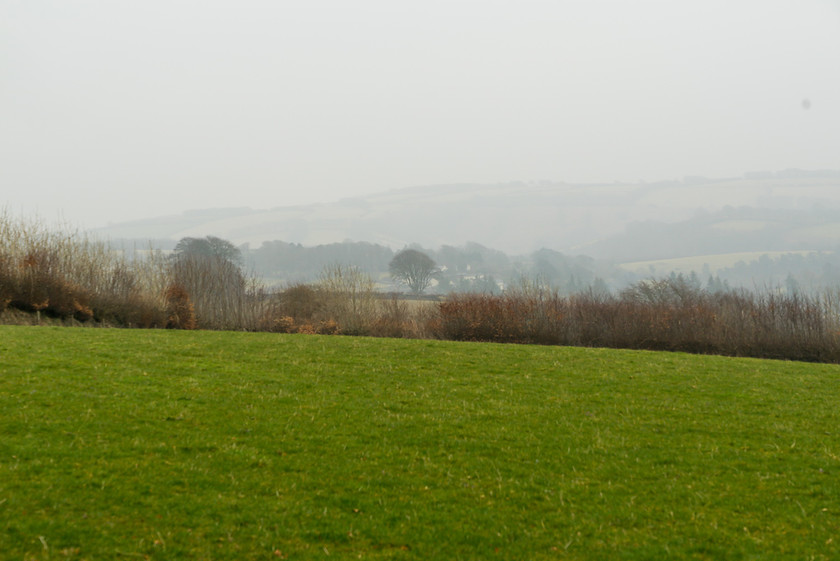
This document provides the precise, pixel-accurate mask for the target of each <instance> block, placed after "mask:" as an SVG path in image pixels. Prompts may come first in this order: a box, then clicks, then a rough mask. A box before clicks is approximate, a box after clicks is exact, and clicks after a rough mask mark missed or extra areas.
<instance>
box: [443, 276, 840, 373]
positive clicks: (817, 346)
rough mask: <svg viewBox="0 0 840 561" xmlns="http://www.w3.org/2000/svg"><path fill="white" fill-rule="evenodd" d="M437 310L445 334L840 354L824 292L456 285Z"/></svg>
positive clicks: (837, 328)
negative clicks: (472, 289) (480, 291)
mask: <svg viewBox="0 0 840 561" xmlns="http://www.w3.org/2000/svg"><path fill="white" fill-rule="evenodd" d="M439 311H440V317H439V319H438V321H437V323H436V335H437V336H438V337H440V338H443V339H455V340H467V341H495V342H507V343H535V344H550V345H578V346H602V347H614V348H632V349H649V350H668V351H685V352H695V353H715V354H724V355H732V356H753V357H765V358H783V359H790V360H806V361H820V362H840V322H839V321H838V307H837V299H836V298H835V297H833V296H832V295H830V294H828V295H825V296H822V297H816V296H801V295H797V294H793V295H786V294H780V293H774V292H767V293H763V294H759V293H751V292H746V291H728V292H719V293H710V292H707V291H704V290H701V289H699V288H694V287H691V286H688V285H686V283H684V282H682V281H681V280H679V279H677V280H672V279H669V280H664V281H646V282H643V283H639V284H637V285H635V286H633V287H631V288H630V289H628V290H625V291H624V292H622V293H621V294H620V295H618V296H611V295H605V294H594V293H583V294H578V295H574V296H569V297H562V296H560V295H558V294H542V295H540V296H539V297H537V296H535V295H533V294H531V295H529V294H527V293H522V292H513V293H509V294H505V295H502V296H489V295H469V294H466V295H459V294H453V295H451V296H450V298H448V299H447V301H446V302H443V303H441V304H440V307H439Z"/></svg>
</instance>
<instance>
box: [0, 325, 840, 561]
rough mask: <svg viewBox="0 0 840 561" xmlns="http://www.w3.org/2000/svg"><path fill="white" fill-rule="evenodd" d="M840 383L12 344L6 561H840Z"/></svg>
mask: <svg viewBox="0 0 840 561" xmlns="http://www.w3.org/2000/svg"><path fill="white" fill-rule="evenodd" d="M838 382H840V367H837V366H833V365H814V364H803V363H792V362H778V361H762V360H754V359H733V358H722V357H711V356H690V355H683V354H675V353H654V352H644V351H620V350H603V349H579V348H562V347H529V346H518V345H495V344H476V343H455V342H442V341H409V340H390V339H369V338H361V337H324V336H311V335H277V334H266V333H230V332H184V331H156V330H142V331H140V330H106V329H67V328H50V327H10V326H5V327H0V558H2V559H33V560H34V559H134V558H138V559H143V558H145V559H160V560H163V559H280V558H287V559H326V558H347V559H356V558H361V559H605V558H611V559H663V558H670V559H758V558H761V559H807V558H816V559H831V558H837V557H838V555H840V547H838V545H840V504H838V502H837V497H838V496H840V437H838V433H837V431H838V420H840V419H839V417H840V412H838V408H837V404H838V401H839V400H840V383H838Z"/></svg>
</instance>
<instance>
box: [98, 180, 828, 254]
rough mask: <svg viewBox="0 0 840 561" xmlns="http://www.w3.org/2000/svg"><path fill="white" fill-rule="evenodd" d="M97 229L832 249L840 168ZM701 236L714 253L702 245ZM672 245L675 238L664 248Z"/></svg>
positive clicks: (189, 215) (436, 190)
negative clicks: (667, 234) (663, 235)
mask: <svg viewBox="0 0 840 561" xmlns="http://www.w3.org/2000/svg"><path fill="white" fill-rule="evenodd" d="M667 228H671V229H674V228H681V229H680V230H679V231H678V235H677V236H672V237H673V238H674V239H665V240H662V239H657V240H653V241H651V240H647V239H644V238H645V235H646V233H647V232H650V231H660V230H662V229H667ZM94 231H95V232H96V233H97V234H98V235H101V236H104V237H109V238H112V239H172V240H177V239H180V238H182V237H201V236H206V235H213V236H219V237H222V238H225V239H228V240H230V241H232V242H233V243H235V244H237V245H241V244H249V246H250V247H251V248H256V247H259V246H260V244H261V243H262V242H266V241H274V240H281V241H284V242H288V243H299V244H302V245H304V246H315V245H319V244H328V243H337V242H343V241H347V240H353V241H364V242H370V243H376V244H380V245H384V246H387V247H390V248H392V249H395V250H396V249H400V248H402V247H405V246H407V245H409V244H419V245H422V246H424V247H431V248H436V247H439V246H442V245H455V246H460V245H463V244H465V243H468V242H476V243H480V244H482V245H485V246H487V247H490V248H494V249H499V250H501V251H504V252H506V253H509V254H524V253H528V252H531V251H534V250H537V249H540V248H550V249H553V250H557V251H562V252H564V253H569V254H584V255H590V256H592V257H596V258H609V259H613V260H616V261H619V262H622V261H634V260H650V259H664V258H675V257H686V256H691V255H701V254H703V253H704V252H705V253H730V252H738V251H741V252H744V251H798V250H828V249H834V248H835V246H836V245H837V244H838V240H840V171H831V170H823V171H805V170H784V171H777V172H752V173H747V174H744V175H743V176H741V177H735V178H720V179H708V178H701V177H689V178H684V179H683V180H680V181H664V182H658V183H601V184H570V183H553V182H547V181H545V182H509V183H494V184H486V185H480V184H458V185H437V186H425V187H416V188H407V189H395V190H390V191H384V192H382V193H377V194H373V195H368V196H359V197H353V198H344V199H341V200H338V201H336V202H332V203H322V204H313V205H299V206H288V207H277V208H273V209H265V210H259V209H250V208H217V209H203V210H202V209H196V210H191V211H188V212H184V213H182V214H175V215H169V216H162V217H150V218H148V219H145V220H138V221H131V222H125V223H118V224H111V225H109V226H107V227H105V228H101V229H96V230H94ZM673 231H674V232H677V230H673ZM694 237H696V238H698V240H702V241H703V243H705V244H707V245H706V246H705V248H704V247H699V246H697V244H696V243H695V244H694V245H692V243H691V242H692V238H694ZM664 242H669V243H670V245H668V246H667V247H660V248H658V247H656V246H657V244H662V243H664ZM698 243H699V242H698ZM709 244H712V245H709ZM681 247H682V249H681Z"/></svg>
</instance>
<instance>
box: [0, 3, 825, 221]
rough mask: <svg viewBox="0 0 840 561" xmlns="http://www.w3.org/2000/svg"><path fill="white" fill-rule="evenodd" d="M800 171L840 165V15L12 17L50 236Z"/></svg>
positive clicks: (580, 6) (588, 10) (173, 12)
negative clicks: (425, 191)
mask: <svg viewBox="0 0 840 561" xmlns="http://www.w3.org/2000/svg"><path fill="white" fill-rule="evenodd" d="M806 100H807V101H806ZM808 106H809V107H808ZM785 168H803V169H818V168H819V169H823V168H831V169H840V0H787V1H785V0H755V1H753V0H744V1H739V0H703V1H702V2H701V1H694V2H687V1H686V2H674V1H665V0H663V1H646V0H641V1H634V2H628V1H626V0H580V1H572V0H551V1H532V0H515V1H514V0H510V1H502V0H476V1H472V0H445V1H443V0H423V1H422V2H421V1H411V2H408V1H401V0H354V1H347V0H340V1H339V0H335V1H333V0H307V1H306V2H301V1H294V2H292V1H287V0H238V1H236V2H233V1H230V0H225V1H223V0H195V1H192V0H143V1H142V2H138V1H132V2H129V1H122V0H119V1H118V0H0V207H3V206H5V207H7V208H8V209H11V210H12V211H14V212H20V211H22V212H24V213H34V212H37V213H38V215H39V216H40V217H41V218H45V219H48V220H52V219H55V218H57V217H58V216H59V215H60V216H62V217H63V219H64V220H66V221H69V222H72V223H75V224H78V225H82V226H98V225H104V224H106V223H108V222H118V221H123V220H128V219H134V218H144V217H150V216H158V215H164V214H172V213H180V212H181V211H183V210H186V209H191V208H209V207H225V206H237V207H238V206H250V207H253V208H272V207H277V206H285V205H292V204H304V203H311V202H326V201H332V200H338V199H340V198H344V197H351V196H354V195H360V194H368V193H374V192H378V191H384V190H388V189H393V188H400V187H409V186H417V185H427V184H442V183H459V182H470V183H477V182H480V183H485V182H488V183H496V182H504V181H511V180H541V179H546V180H552V181H566V182H596V181H639V180H643V181H658V180H664V179H677V178H682V177H683V176H686V175H705V176H710V177H721V176H740V175H741V174H743V173H744V172H747V171H758V170H771V171H772V170H780V169H785Z"/></svg>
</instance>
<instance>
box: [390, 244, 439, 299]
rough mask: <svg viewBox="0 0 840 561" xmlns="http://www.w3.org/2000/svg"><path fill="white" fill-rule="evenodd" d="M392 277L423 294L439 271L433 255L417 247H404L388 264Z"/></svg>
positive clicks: (413, 291)
mask: <svg viewBox="0 0 840 561" xmlns="http://www.w3.org/2000/svg"><path fill="white" fill-rule="evenodd" d="M388 271H389V272H390V273H391V278H393V279H394V280H395V281H397V282H400V283H403V284H405V285H406V286H408V288H409V290H411V292H412V293H413V294H422V293H423V291H424V290H426V289H427V288H428V287H429V285H430V284H431V283H432V279H433V278H435V276H436V275H437V272H438V268H437V265H436V264H435V262H434V261H433V260H432V258H431V257H429V256H428V255H426V254H425V253H423V252H422V251H417V250H416V249H404V250H402V251H400V252H399V253H397V254H396V255H395V256H394V258H393V259H391V263H389V264H388Z"/></svg>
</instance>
